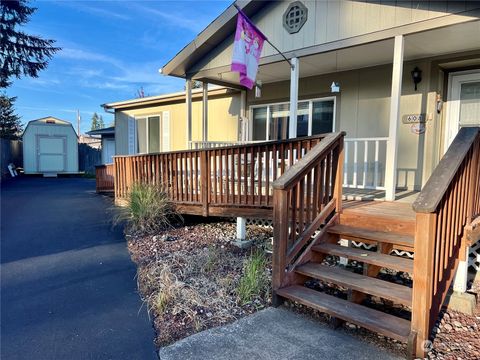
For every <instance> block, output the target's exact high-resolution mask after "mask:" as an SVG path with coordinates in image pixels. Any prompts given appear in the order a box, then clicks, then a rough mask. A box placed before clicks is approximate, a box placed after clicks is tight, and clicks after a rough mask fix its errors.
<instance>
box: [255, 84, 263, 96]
mask: <svg viewBox="0 0 480 360" xmlns="http://www.w3.org/2000/svg"><path fill="white" fill-rule="evenodd" d="M261 97H262V80H257V82H256V83H255V98H257V99H258V98H261Z"/></svg>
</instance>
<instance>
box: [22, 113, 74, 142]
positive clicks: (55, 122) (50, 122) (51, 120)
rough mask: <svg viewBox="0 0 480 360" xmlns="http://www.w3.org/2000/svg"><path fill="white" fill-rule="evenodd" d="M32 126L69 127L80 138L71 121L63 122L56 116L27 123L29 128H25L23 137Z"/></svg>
mask: <svg viewBox="0 0 480 360" xmlns="http://www.w3.org/2000/svg"><path fill="white" fill-rule="evenodd" d="M30 125H42V126H43V125H49V126H51V125H56V126H69V127H71V128H72V130H73V132H74V133H75V135H76V136H77V137H78V134H77V132H76V131H75V129H74V127H73V125H72V123H71V122H70V121H67V120H62V119H59V118H56V117H54V116H46V117H43V118H40V119H35V120H30V121H29V122H28V123H27V126H26V127H25V130H23V134H22V137H23V135H24V134H25V133H26V132H27V130H28V128H29V126H30Z"/></svg>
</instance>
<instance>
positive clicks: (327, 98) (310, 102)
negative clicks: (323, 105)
mask: <svg viewBox="0 0 480 360" xmlns="http://www.w3.org/2000/svg"><path fill="white" fill-rule="evenodd" d="M330 100H333V121H332V132H333V131H335V126H336V118H337V97H336V96H323V97H316V98H311V99H298V102H299V103H300V102H308V136H312V121H313V103H314V102H317V101H330ZM285 104H290V101H280V102H273V103H265V104H257V105H250V106H249V109H248V113H249V122H248V125H249V126H248V127H249V132H248V138H249V140H250V141H252V139H253V110H254V109H257V108H262V107H267V121H266V122H265V126H266V130H265V134H266V139H265V141H268V139H269V138H270V115H271V114H270V112H271V109H270V108H271V107H272V106H275V105H285ZM259 141H262V140H259Z"/></svg>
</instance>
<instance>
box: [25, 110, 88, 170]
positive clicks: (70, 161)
mask: <svg viewBox="0 0 480 360" xmlns="http://www.w3.org/2000/svg"><path fill="white" fill-rule="evenodd" d="M22 140H23V168H24V171H25V174H44V175H55V174H68V173H70V174H72V173H78V138H77V133H76V132H75V130H74V129H73V126H72V124H71V123H70V122H68V121H65V120H60V119H57V118H54V117H52V116H49V117H46V118H42V119H38V120H32V121H30V122H29V123H28V124H27V127H26V128H25V131H24V132H23V136H22Z"/></svg>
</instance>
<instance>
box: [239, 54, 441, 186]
mask: <svg viewBox="0 0 480 360" xmlns="http://www.w3.org/2000/svg"><path fill="white" fill-rule="evenodd" d="M415 66H418V67H419V68H421V69H422V70H424V71H423V79H422V82H421V83H420V84H418V91H416V92H415V91H414V88H413V82H412V80H411V75H410V71H411V70H412V69H413V68H414V67H415ZM429 66H430V62H429V61H427V60H424V61H419V62H407V63H405V68H404V73H403V88H402V100H401V109H400V112H401V114H402V115H403V114H418V113H426V112H427V108H428V109H429V111H430V112H431V113H432V115H435V114H434V112H433V111H432V109H433V108H434V101H435V96H434V95H432V94H430V93H429V86H430V74H429V73H430V71H429ZM391 73H392V68H391V65H383V66H376V67H371V68H364V69H359V70H352V71H345V72H340V73H335V74H327V75H320V76H313V77H308V78H302V79H300V81H299V98H300V99H310V98H317V97H323V96H332V95H334V96H336V98H337V112H336V119H335V127H336V129H335V130H336V131H346V133H347V137H349V138H365V137H369V138H370V137H387V136H388V127H389V112H390V91H391V87H390V84H391V76H392V75H391ZM332 81H337V82H339V83H340V87H341V92H340V93H338V94H332V93H331V92H330V85H331V83H332ZM430 91H431V92H433V94H434V93H435V91H436V87H435V88H434V89H432V90H430ZM288 97H289V82H288V81H283V82H279V83H271V84H265V85H264V86H263V89H262V98H261V100H259V99H255V98H254V93H253V92H252V91H250V92H248V95H247V104H248V106H250V105H253V104H261V103H272V102H278V101H288ZM428 101H430V104H429V103H428ZM432 102H433V104H432ZM438 125H439V124H438V121H436V120H435V119H434V120H432V121H429V122H428V123H427V132H426V134H425V135H417V134H413V133H412V132H411V129H410V125H406V124H400V125H399V145H398V146H399V147H398V172H399V173H398V185H399V186H401V187H404V186H405V187H407V188H409V189H419V188H420V187H421V185H422V182H423V178H422V172H423V170H424V161H425V159H427V156H426V155H427V154H428V160H427V161H429V162H430V163H431V162H432V161H433V159H432V149H425V146H426V145H425V137H426V136H430V135H431V134H432V133H436V131H437V130H436V127H437V126H438ZM430 142H431V141H430V140H429V146H433V143H432V144H430ZM430 167H431V166H430ZM428 175H429V174H428Z"/></svg>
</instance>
